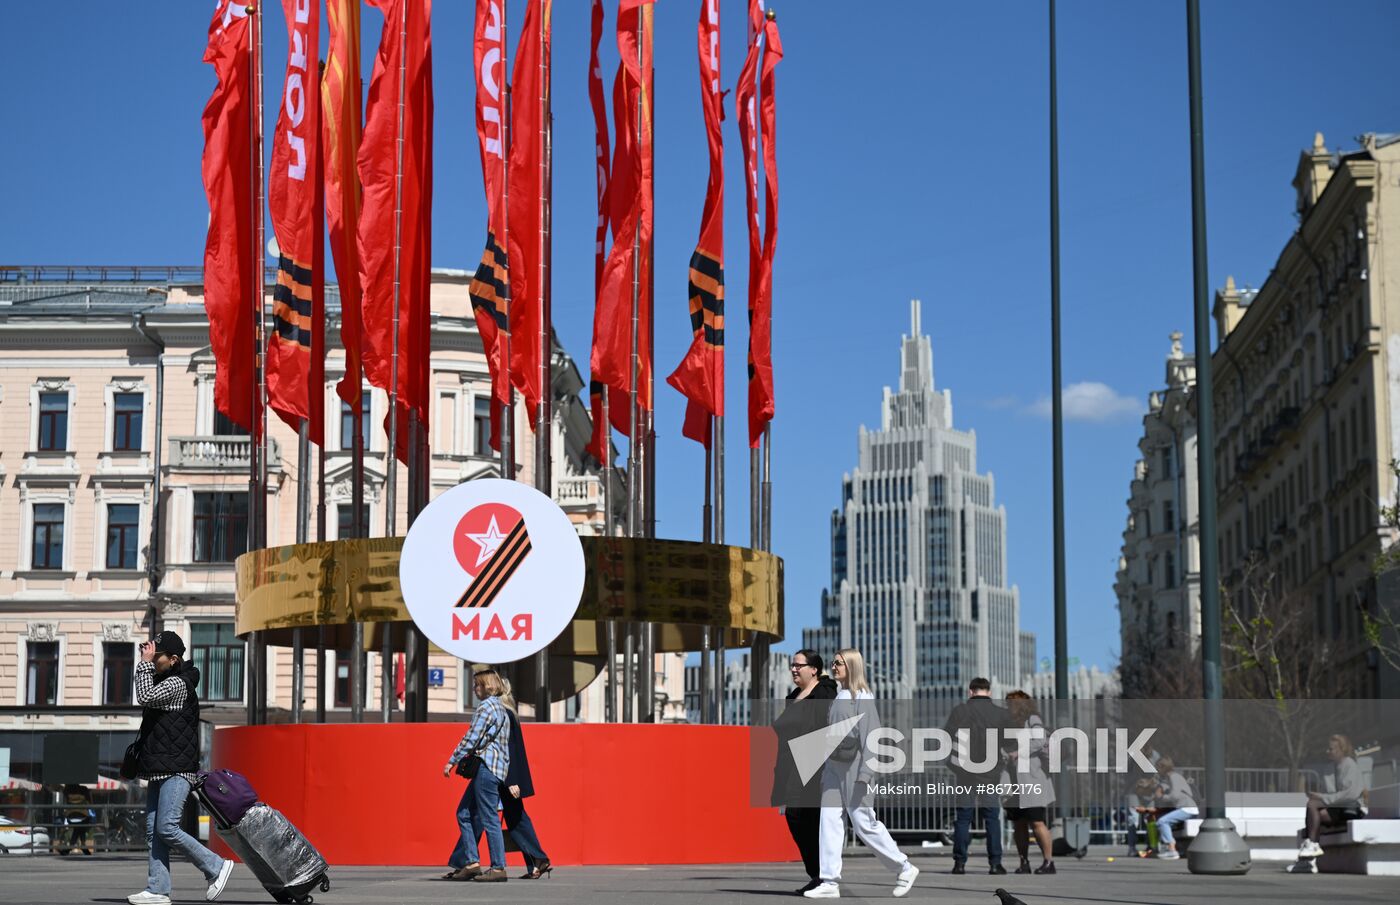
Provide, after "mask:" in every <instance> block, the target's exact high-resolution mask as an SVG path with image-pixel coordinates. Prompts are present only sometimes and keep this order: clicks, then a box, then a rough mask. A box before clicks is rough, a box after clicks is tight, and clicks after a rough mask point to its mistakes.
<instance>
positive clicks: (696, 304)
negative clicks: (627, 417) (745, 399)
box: [666, 0, 724, 449]
mask: <svg viewBox="0 0 1400 905" xmlns="http://www.w3.org/2000/svg"><path fill="white" fill-rule="evenodd" d="M697 32H698V34H699V51H700V104H701V107H702V109H703V110H704V113H705V137H706V139H707V140H708V143H709V146H710V181H709V184H708V185H707V186H706V188H705V207H704V211H703V213H702V214H701V217H700V241H699V243H698V244H697V245H696V246H695V251H694V252H693V253H692V254H691V256H690V286H689V294H690V328H691V330H692V331H693V332H694V338H693V339H692V340H691V343H690V350H689V351H688V352H687V353H686V356H685V358H684V359H682V361H681V363H680V366H679V367H677V368H676V370H675V372H674V373H673V374H671V376H670V377H668V378H666V382H667V383H669V384H670V385H671V386H673V387H675V388H676V389H677V390H679V391H680V392H681V395H683V396H685V397H686V406H685V423H684V425H683V426H682V428H681V433H682V434H684V435H685V436H687V437H689V438H690V439H692V440H694V441H696V442H697V443H703V444H705V447H706V448H707V449H708V448H709V446H710V416H712V415H723V414H724V138H723V133H722V132H721V131H720V122H721V121H722V120H723V119H724V105H723V95H722V93H721V92H720V90H719V47H720V44H719V0H700V24H699V27H698V28H697Z"/></svg>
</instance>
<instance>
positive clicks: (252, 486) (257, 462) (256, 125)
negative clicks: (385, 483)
mask: <svg viewBox="0 0 1400 905" xmlns="http://www.w3.org/2000/svg"><path fill="white" fill-rule="evenodd" d="M249 13H250V14H251V21H250V23H249V25H250V26H251V29H252V36H251V40H250V41H249V47H248V52H249V54H250V57H251V62H252V65H251V77H252V81H253V103H252V105H251V107H252V109H251V115H252V117H253V124H252V125H253V129H252V139H253V255H252V258H253V274H252V276H253V285H252V296H253V297H252V299H251V301H252V308H253V310H252V315H253V335H254V337H255V339H254V349H253V365H254V369H255V377H254V379H255V380H256V382H257V388H256V396H255V398H254V400H253V411H252V421H253V423H252V424H251V425H250V427H251V428H252V431H253V433H254V435H255V438H254V442H253V443H252V444H251V446H250V455H249V462H248V464H249V476H248V516H249V524H248V528H249V538H248V549H250V550H259V549H262V548H264V547H266V546H267V372H266V369H265V367H264V364H265V358H264V355H265V353H266V348H265V344H266V342H267V312H266V307H267V306H266V305H265V304H264V301H263V287H264V282H265V277H264V273H263V255H264V254H266V251H265V250H264V247H263V246H264V244H265V238H264V235H263V122H262V118H263V71H262V66H263V55H262V40H263V34H262V15H261V14H260V13H261V11H260V10H257V9H249ZM248 649H249V660H250V661H251V662H250V664H249V667H250V668H249V682H248V722H249V723H250V724H252V725H260V724H262V723H264V722H266V721H267V710H266V706H267V644H266V642H265V641H264V639H263V636H262V633H261V632H259V631H253V632H250V633H249V636H248Z"/></svg>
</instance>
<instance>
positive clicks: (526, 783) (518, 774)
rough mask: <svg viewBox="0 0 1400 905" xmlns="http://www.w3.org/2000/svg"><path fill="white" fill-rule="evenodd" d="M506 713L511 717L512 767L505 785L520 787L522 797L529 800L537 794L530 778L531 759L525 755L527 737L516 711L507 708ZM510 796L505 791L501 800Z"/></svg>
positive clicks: (508, 768)
mask: <svg viewBox="0 0 1400 905" xmlns="http://www.w3.org/2000/svg"><path fill="white" fill-rule="evenodd" d="M506 713H507V714H509V715H510V766H509V767H507V768H506V781H505V783H504V785H506V786H507V787H509V786H519V787H520V797H521V798H529V797H530V796H531V795H533V794H535V783H534V780H532V779H531V778H530V758H529V757H527V756H526V755H525V736H524V735H522V734H521V732H520V720H519V719H518V718H516V716H515V711H514V710H511V709H510V708H509V707H507V708H506ZM509 794H510V793H509V792H506V791H504V790H503V791H502V792H501V800H502V801H504V800H505V798H506V796H508V795H509Z"/></svg>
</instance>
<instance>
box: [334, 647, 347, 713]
mask: <svg viewBox="0 0 1400 905" xmlns="http://www.w3.org/2000/svg"><path fill="white" fill-rule="evenodd" d="M332 675H334V676H335V694H334V696H333V698H334V699H333V700H332V701H331V706H332V707H349V706H350V653H349V652H348V651H343V650H339V651H336V652H335V671H334V672H333V673H332Z"/></svg>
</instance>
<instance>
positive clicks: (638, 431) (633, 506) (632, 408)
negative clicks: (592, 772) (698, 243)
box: [622, 7, 646, 723]
mask: <svg viewBox="0 0 1400 905" xmlns="http://www.w3.org/2000/svg"><path fill="white" fill-rule="evenodd" d="M645 33H646V28H645V7H642V8H639V9H638V10H637V77H638V78H637V89H636V90H637V108H636V112H635V117H636V121H635V123H634V133H633V134H634V135H635V138H636V149H637V154H638V155H640V154H641V153H642V91H643V89H644V88H645V85H646V74H645V73H644V72H643V71H642V64H643V62H644V60H643V44H644V41H645ZM638 159H639V160H640V156H639V157H638ZM637 190H638V192H640V191H641V185H640V183H639V184H638V186H637ZM636 207H637V225H636V228H635V229H634V230H633V231H632V331H631V339H632V361H631V380H630V381H629V382H628V389H629V391H630V392H629V393H628V406H629V408H628V418H629V420H628V430H627V459H628V462H627V536H628V537H633V538H635V537H641V536H642V530H643V529H642V499H643V496H642V495H643V494H644V493H645V486H644V485H645V476H644V469H645V460H646V453H645V450H644V449H643V443H644V441H643V439H642V432H643V430H644V429H645V428H644V426H643V423H642V412H641V405H642V394H641V380H642V373H641V372H642V364H641V336H640V334H641V289H642V277H641V267H642V222H641V209H640V208H641V206H640V205H636ZM637 629H638V626H637V624H636V623H629V624H628V626H627V639H626V642H625V646H626V653H625V654H624V656H625V658H626V665H625V669H624V672H623V674H622V720H623V722H626V723H632V722H635V721H636V715H637V710H636V704H637V697H636V696H637V681H636V679H637V669H638V664H637V655H638V653H639V651H638V650H637V640H638V637H637V635H638V631H637Z"/></svg>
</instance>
